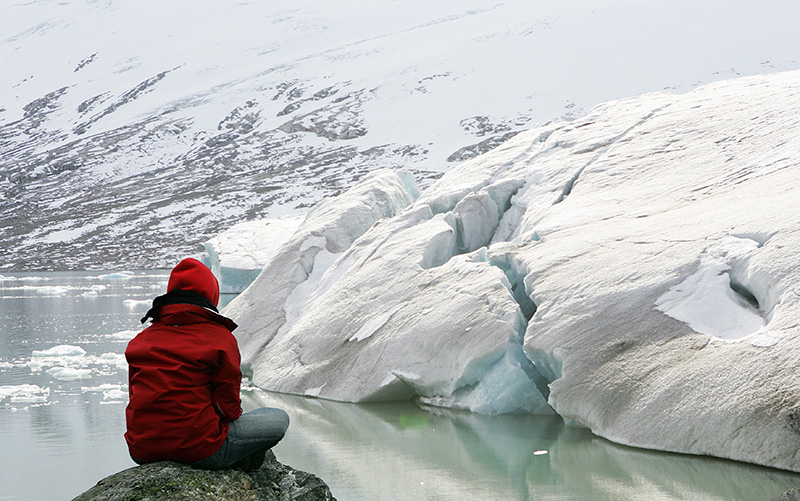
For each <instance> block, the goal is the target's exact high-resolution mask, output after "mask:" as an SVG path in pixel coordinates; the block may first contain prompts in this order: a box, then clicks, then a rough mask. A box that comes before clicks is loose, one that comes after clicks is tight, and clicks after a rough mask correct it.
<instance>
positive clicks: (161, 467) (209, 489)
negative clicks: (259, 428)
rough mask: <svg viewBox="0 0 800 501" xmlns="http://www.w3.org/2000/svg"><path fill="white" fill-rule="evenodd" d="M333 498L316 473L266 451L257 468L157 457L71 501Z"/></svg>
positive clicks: (318, 500)
mask: <svg viewBox="0 0 800 501" xmlns="http://www.w3.org/2000/svg"><path fill="white" fill-rule="evenodd" d="M120 500H127V501H169V500H176V501H177V500H180V501H212V500H219V501H230V500H242V501H244V500H252V501H289V500H292V501H295V500H296V501H335V498H334V497H333V496H332V495H331V492H330V490H329V489H328V486H327V485H325V483H324V482H323V481H322V480H320V479H319V478H318V477H316V476H314V475H312V474H310V473H306V472H304V471H299V470H295V469H293V468H290V467H289V466H286V465H283V464H281V463H279V462H278V461H277V460H276V459H275V455H274V454H273V453H272V452H271V451H270V452H268V453H267V460H266V461H264V464H263V465H262V466H261V468H259V469H258V470H255V471H252V472H249V473H245V472H243V471H239V470H220V471H208V470H198V469H195V468H192V467H190V466H187V465H182V464H179V463H173V462H170V461H162V462H158V463H150V464H146V465H142V466H137V467H134V468H130V469H127V470H125V471H121V472H119V473H116V474H114V475H111V476H109V477H106V478H104V479H103V480H101V481H99V482H98V483H97V485H96V486H94V487H92V488H91V489H89V490H88V491H86V492H84V493H83V494H81V495H80V496H78V497H76V498H75V501H120Z"/></svg>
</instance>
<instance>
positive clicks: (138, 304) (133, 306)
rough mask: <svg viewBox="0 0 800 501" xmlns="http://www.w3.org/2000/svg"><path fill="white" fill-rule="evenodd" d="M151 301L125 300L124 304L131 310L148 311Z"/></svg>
mask: <svg viewBox="0 0 800 501" xmlns="http://www.w3.org/2000/svg"><path fill="white" fill-rule="evenodd" d="M150 302H151V301H150V300H149V299H125V300H124V301H122V304H124V305H125V307H127V308H128V309H129V310H138V309H148V308H149V307H150Z"/></svg>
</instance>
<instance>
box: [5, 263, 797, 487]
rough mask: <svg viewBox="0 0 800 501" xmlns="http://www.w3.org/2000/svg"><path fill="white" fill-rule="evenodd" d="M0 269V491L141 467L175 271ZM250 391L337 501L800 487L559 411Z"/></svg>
mask: <svg viewBox="0 0 800 501" xmlns="http://www.w3.org/2000/svg"><path fill="white" fill-rule="evenodd" d="M0 277H1V278H0V444H2V447H0V464H2V467H0V486H2V488H0V500H10V499H14V500H20V499H24V500H39V499H43V500H44V499H47V500H50V499H53V500H60V499H65V500H68V499H72V498H73V497H74V496H76V495H78V494H79V493H81V492H83V491H84V490H86V489H88V488H90V487H91V486H92V485H94V484H95V483H96V482H97V481H98V480H100V479H101V478H103V477H105V476H107V475H110V474H112V473H115V472H117V471H120V470H122V469H125V468H130V467H133V466H135V464H134V463H133V462H132V461H131V459H130V458H129V457H128V453H127V448H126V446H125V442H124V439H123V436H122V435H123V433H124V431H125V417H124V410H125V404H126V399H127V367H126V365H125V360H124V357H123V356H122V354H123V352H124V350H125V346H126V344H127V342H128V340H130V339H131V338H132V337H133V336H134V335H135V333H136V332H138V331H139V330H140V329H141V324H140V323H139V318H141V316H142V315H143V313H144V312H145V311H146V310H147V308H148V307H149V301H150V300H151V299H152V298H153V297H154V296H156V295H159V294H162V293H163V292H164V289H165V287H166V282H167V278H168V276H167V273H166V272H161V271H157V272H151V271H125V272H114V273H111V272H105V273H104V272H86V273H2V274H0ZM230 299H232V297H231V296H227V297H224V299H223V301H225V302H227V301H230ZM242 397H243V406H244V407H245V410H250V409H253V408H256V407H260V406H264V405H269V406H277V407H281V408H283V409H285V410H287V411H288V412H289V414H290V416H291V419H292V424H291V426H290V428H289V432H288V434H287V436H286V438H285V439H284V440H283V441H282V442H281V443H280V444H279V445H278V446H277V447H276V448H275V453H276V455H277V456H278V458H279V459H280V460H281V461H282V462H284V463H286V464H289V465H291V466H293V467H295V468H298V469H302V470H306V471H309V472H313V473H315V474H317V475H319V476H320V477H321V478H323V479H324V480H325V481H326V482H327V483H328V485H330V487H331V490H332V492H333V494H334V496H336V498H337V499H339V501H376V500H377V501H381V500H389V501H404V500H408V501H419V500H436V501H446V500H473V499H475V500H487V499H490V500H512V501H513V500H560V501H566V500H570V501H572V500H589V499H591V500H619V501H622V500H626V501H627V500H647V501H659V500H720V501H723V500H725V501H730V500H742V501H745V500H746V501H753V500H769V499H770V498H772V497H773V496H775V495H776V494H778V493H780V492H783V491H785V490H788V489H790V488H792V487H800V474H793V473H788V472H782V471H779V470H773V469H769V468H762V467H758V466H752V465H747V464H742V463H736V462H733V461H726V460H720V459H714V458H707V457H694V456H686V455H680V454H667V453H659V452H653V451H645V450H639V449H633V448H629V447H623V446H619V445H615V444H612V443H611V442H608V441H606V440H604V439H601V438H598V437H596V436H594V435H592V434H591V433H589V432H588V431H587V430H584V429H579V428H575V427H570V426H565V425H564V424H563V423H562V422H561V420H560V419H559V418H556V417H542V416H482V415H476V414H471V413H467V412H457V411H452V410H446V409H437V408H420V407H418V406H416V405H414V404H412V403H408V402H401V403H387V404H369V405H355V404H346V403H339V402H330V401H324V400H317V399H308V398H302V397H295V396H289V395H279V394H273V393H268V392H264V391H261V390H259V389H256V388H252V387H250V388H247V389H245V390H244V391H243V394H242Z"/></svg>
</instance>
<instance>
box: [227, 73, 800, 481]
mask: <svg viewBox="0 0 800 501" xmlns="http://www.w3.org/2000/svg"><path fill="white" fill-rule="evenodd" d="M799 184H800V72H787V73H780V74H775V75H769V76H757V77H747V78H741V79H737V80H730V81H724V82H718V83H714V84H709V85H706V86H702V87H699V88H697V89H696V90H694V91H692V92H689V93H687V94H682V95H676V94H671V93H668V92H662V93H653V94H647V95H643V96H640V97H636V98H631V99H622V100H616V101H611V102H608V103H605V104H603V105H600V106H597V107H595V108H594V109H593V110H592V111H590V112H589V113H588V115H586V116H585V117H584V118H580V119H576V120H571V121H566V120H563V121H562V120H560V121H554V122H551V123H549V124H547V125H545V126H542V127H538V128H534V129H531V130H529V131H526V132H523V133H520V134H518V135H517V136H515V137H514V138H512V139H510V140H509V141H507V142H505V143H503V144H502V145H500V146H499V147H497V148H496V149H494V150H492V151H490V152H488V153H485V154H483V155H481V156H479V157H476V158H474V159H472V160H469V161H467V162H465V163H463V164H461V165H460V166H458V167H457V168H455V169H454V170H452V171H450V172H448V173H446V174H445V175H444V176H443V177H442V178H441V179H439V180H438V181H437V182H436V183H434V184H433V185H432V186H430V187H428V188H426V189H425V190H422V192H420V190H418V189H417V187H416V184H415V183H414V180H413V179H412V178H411V176H409V175H407V174H404V173H395V172H394V171H391V170H379V171H376V172H374V173H372V174H370V175H367V176H365V177H364V178H363V179H362V180H361V181H360V182H359V183H358V184H357V185H356V186H355V187H353V188H352V189H350V190H348V191H347V192H345V193H344V194H342V195H339V196H338V197H336V198H329V199H326V200H324V201H323V202H322V203H320V204H319V205H317V206H316V207H315V208H314V209H312V210H311V211H310V212H309V214H308V215H307V217H306V219H305V220H304V222H303V223H302V224H301V225H300V226H299V228H298V229H297V231H296V232H295V233H294V234H293V235H292V236H291V237H290V238H289V239H288V240H287V241H286V242H285V243H284V244H283V246H281V247H280V248H279V249H278V250H277V251H275V253H274V254H273V255H272V257H271V260H270V261H269V262H268V263H267V264H266V266H265V267H264V269H263V271H262V272H261V274H260V275H259V277H258V278H257V279H256V280H255V281H254V282H253V283H252V285H250V287H249V288H247V290H245V291H244V292H243V293H242V294H241V295H239V296H238V297H237V298H236V299H235V300H234V301H233V302H232V303H231V304H230V305H229V306H228V307H227V309H226V310H225V312H226V313H227V314H229V315H231V316H233V318H234V319H235V320H236V321H237V322H238V323H239V324H240V327H239V329H238V330H237V336H238V339H239V342H240V345H241V349H242V353H243V357H244V360H245V362H247V363H249V364H250V365H251V367H252V370H253V373H254V374H253V377H254V381H255V383H256V384H258V385H259V386H262V387H264V388H266V389H270V390H276V391H280V392H289V393H296V394H304V395H312V396H318V397H322V398H327V399H334V400H341V401H352V402H369V401H378V400H390V399H408V398H411V399H416V400H418V401H420V402H423V403H426V404H429V405H438V406H449V407H454V408H463V409H468V410H471V411H475V412H481V413H489V414H492V413H512V412H525V413H554V412H555V413H557V414H559V415H561V416H562V417H564V418H565V419H567V420H568V421H569V422H571V423H576V424H578V425H582V426H585V427H588V428H590V429H591V430H592V431H593V432H594V433H596V434H598V435H600V436H602V437H605V438H608V439H610V440H612V441H614V442H618V443H621V444H627V445H631V446H637V447H645V448H651V449H658V450H665V451H677V452H683V453H690V454H701V455H713V456H718V457H724V458H730V459H734V460H740V461H746V462H751V463H756V464H762V465H768V466H773V467H778V468H783V469H788V470H794V471H800V379H799V378H797V374H796V370H797V360H799V359H800V336H798V333H799V331H798V323H799V322H800V305H799V304H798V302H799V301H800V274H799V273H798V271H797V254H798V249H800V210H798V209H800V207H798V203H799V202H798V200H799V199H798V196H797V192H798V185H799Z"/></svg>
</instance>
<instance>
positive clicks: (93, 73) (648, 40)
mask: <svg viewBox="0 0 800 501" xmlns="http://www.w3.org/2000/svg"><path fill="white" fill-rule="evenodd" d="M687 13H690V15H687ZM798 14H800V7H798V6H797V5H795V4H791V3H789V2H778V1H767V2H761V3H759V4H758V5H751V4H750V3H747V2H739V3H730V2H705V3H703V5H699V6H698V5H696V3H690V2H671V3H669V5H660V6H640V5H637V4H636V2H625V1H611V0H606V1H604V2H600V3H598V2H586V3H585V4H571V5H569V6H559V5H550V4H548V3H541V4H538V3H531V2H524V1H522V0H517V1H511V2H500V1H493V2H482V1H477V0H470V1H467V2H458V3H457V4H454V3H451V4H448V5H440V4H431V3H430V2H422V1H420V0H413V1H405V2H397V1H392V0H381V1H377V2H363V1H355V0H350V1H348V2H344V3H342V2H338V3H336V4H335V5H333V4H331V3H330V2H323V1H321V0H307V1H302V2H296V3H293V4H291V5H287V4H279V3H276V2H240V3H237V4H235V5H225V6H221V5H219V4H218V3H217V2H211V1H210V0H204V1H199V2H189V1H177V2H170V3H168V4H164V3H163V2H155V1H153V0H144V1H135V2H134V1H132V0H104V1H89V0H85V1H68V2H59V1H55V0H43V1H37V2H28V3H18V4H10V5H9V4H6V5H4V6H3V7H0V67H2V68H3V79H2V82H1V83H0V187H2V190H3V197H2V199H0V241H2V242H3V245H4V250H5V252H4V259H3V262H2V263H0V266H2V267H3V268H2V269H13V270H22V269H67V268H73V269H75V268H97V267H101V268H102V267H115V266H122V267H136V268H154V267H168V266H169V265H170V263H172V262H174V261H175V260H177V259H178V258H179V257H182V256H183V255H186V254H190V253H196V252H198V251H199V246H198V243H199V242H202V241H203V240H207V239H208V238H209V237H211V236H213V235H214V234H216V233H219V232H220V231H222V230H224V229H226V228H228V227H230V226H232V225H233V224H234V223H236V222H239V221H243V220H247V219H254V218H258V217H265V216H273V217H274V216H280V215H284V214H286V213H290V212H294V211H298V210H303V208H305V207H307V206H309V205H311V204H313V203H314V202H316V201H318V200H319V199H320V198H321V197H323V196H326V195H331V194H335V193H339V192H340V191H342V190H343V189H345V188H347V187H349V186H351V185H352V183H353V182H354V181H355V180H357V179H359V178H361V177H362V176H363V175H364V174H365V173H367V172H369V171H371V170H374V169H376V168H379V167H402V168H403V169H405V170H408V171H411V172H413V173H414V174H415V177H416V178H417V179H418V181H419V182H420V184H421V185H423V186H425V185H427V184H429V183H430V182H431V181H432V180H433V179H435V178H437V177H438V176H439V175H441V173H442V172H445V171H447V170H449V169H450V168H451V167H452V166H453V162H457V161H461V160H466V159H468V158H471V157H473V156H475V155H477V154H479V153H481V152H483V151H486V150H487V149H489V148H491V147H493V146H496V145H497V144H499V143H501V142H502V141H504V140H506V139H508V138H509V137H511V136H512V135H513V134H514V133H516V132H519V131H520V130H523V129H527V128H529V127H531V126H534V125H535V124H536V123H543V122H546V121H549V120H550V119H551V118H553V117H556V116H559V115H566V116H573V117H574V116H580V115H582V114H583V113H584V112H585V110H587V109H588V108H589V107H590V106H592V105H594V104H595V103H598V102H600V101H604V100H607V99H610V98H617V97H622V96H626V95H631V94H638V93H640V92H645V91H651V90H659V89H662V88H665V87H669V88H672V89H675V90H678V91H681V90H688V89H690V88H692V87H694V86H695V85H697V84H698V83H699V82H705V81H710V80H715V79H718V78H722V77H725V76H729V75H731V74H739V73H744V74H751V73H760V72H763V71H774V70H780V69H793V68H797V67H798V66H800V63H798V61H797V59H796V55H795V54H794V53H793V50H792V47H796V46H798V42H800V35H799V34H797V31H796V30H795V29H794V28H793V26H791V20H793V19H796V18H797V17H798ZM742 33H747V34H748V36H747V37H743V36H741V34H742ZM448 160H449V161H448Z"/></svg>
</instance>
